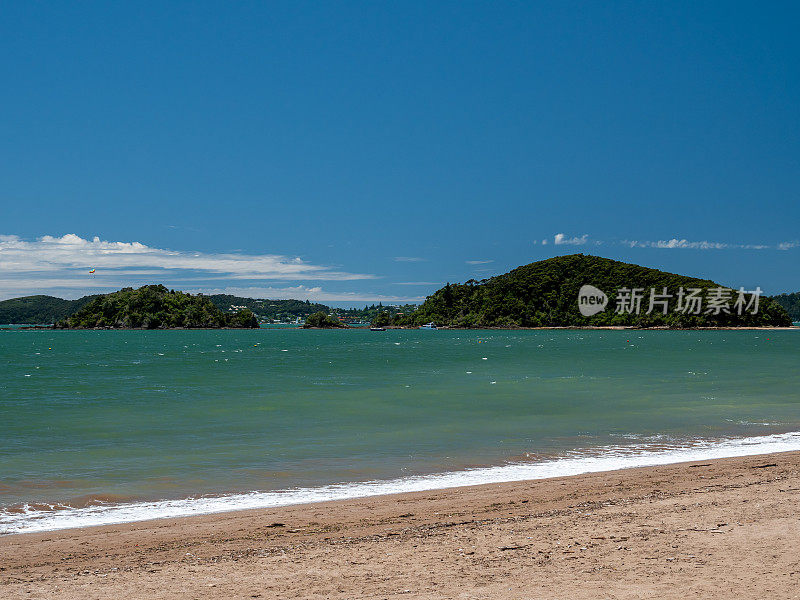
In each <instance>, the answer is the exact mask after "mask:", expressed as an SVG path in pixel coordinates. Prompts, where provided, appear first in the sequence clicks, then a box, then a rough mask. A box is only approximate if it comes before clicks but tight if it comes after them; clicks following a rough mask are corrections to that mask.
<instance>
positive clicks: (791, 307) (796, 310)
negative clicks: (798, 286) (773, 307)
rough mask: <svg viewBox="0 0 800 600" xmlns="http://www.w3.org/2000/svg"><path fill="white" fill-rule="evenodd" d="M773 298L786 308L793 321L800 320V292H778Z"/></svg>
mask: <svg viewBox="0 0 800 600" xmlns="http://www.w3.org/2000/svg"><path fill="white" fill-rule="evenodd" d="M772 299H773V300H775V302H777V303H778V304H780V305H781V306H782V307H783V308H784V309H786V312H787V313H789V318H790V319H791V320H792V321H795V322H797V321H800V292H794V293H793V294H778V295H777V296H772Z"/></svg>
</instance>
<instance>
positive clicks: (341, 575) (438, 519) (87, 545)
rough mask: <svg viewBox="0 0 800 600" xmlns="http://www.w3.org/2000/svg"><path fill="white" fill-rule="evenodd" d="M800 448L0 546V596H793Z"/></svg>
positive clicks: (19, 538) (8, 541)
mask: <svg viewBox="0 0 800 600" xmlns="http://www.w3.org/2000/svg"><path fill="white" fill-rule="evenodd" d="M799 502H800V452H790V453H781V454H772V455H760V456H753V457H746V458H733V459H720V460H714V461H705V462H700V463H682V464H677V465H669V466H661V467H645V468H637V469H628V470H622V471H610V472H604V473H595V474H587V475H579V476H574V477H565V478H557V479H548V480H540V481H532V482H520V483H507V484H490V485H482V486H475V487H465V488H456V489H450V490H442V491H436V492H420V493H413V494H398V495H391V496H380V497H372V498H366V499H361V500H347V501H339V502H329V503H320V504H309V505H298V506H292V507H285V508H280V509H270V510H259V511H246V512H233V513H224V514H220V515H210V516H198V517H189V518H182V519H172V520H159V521H146V522H138V523H130V524H126V525H118V526H104V527H93V528H87V529H72V530H62V531H54V532H48V533H36V534H21V535H11V536H6V537H3V538H0V582H1V583H0V597H2V598H64V599H71V598H115V599H118V598H128V599H131V598H148V599H154V598H470V599H471V598H578V599H580V598H598V597H603V598H685V597H697V598H795V597H798V596H800V557H798V554H797V551H796V550H797V545H798V543H800V521H798V514H797V507H798V503H799Z"/></svg>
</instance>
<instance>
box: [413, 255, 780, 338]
mask: <svg viewBox="0 0 800 600" xmlns="http://www.w3.org/2000/svg"><path fill="white" fill-rule="evenodd" d="M583 285H592V286H594V287H596V288H598V289H599V290H602V292H604V293H605V294H606V295H607V297H608V304H607V306H606V308H605V310H604V311H602V312H599V313H598V314H595V315H594V316H583V315H582V314H581V312H580V311H579V308H578V292H579V290H580V289H581V287H582V286H583ZM720 287H721V286H719V285H718V284H716V283H714V282H713V281H710V280H707V279H698V278H694V277H687V276H684V275H675V274H673V273H666V272H664V271H659V270H657V269H649V268H646V267H640V266H638V265H633V264H629V263H624V262H619V261H615V260H610V259H607V258H601V257H598V256H589V255H583V254H573V255H570V256H559V257H556V258H551V259H548V260H543V261H539V262H535V263H531V264H529V265H525V266H522V267H518V268H516V269H514V270H513V271H510V272H509V273H505V274H504V275H498V276H496V277H492V278H491V279H486V280H483V281H475V280H471V281H468V282H466V283H464V284H454V285H451V284H447V285H446V286H445V287H443V288H442V289H440V290H438V291H437V292H435V293H434V294H433V295H431V296H429V297H428V298H427V299H426V300H425V302H424V303H423V304H422V305H421V306H420V308H419V310H417V312H415V313H414V314H413V315H412V316H411V317H410V319H409V324H412V323H413V324H419V323H424V322H428V321H433V322H435V323H436V324H438V325H440V326H441V325H444V326H451V327H563V326H607V325H620V326H635V327H657V326H667V327H673V328H690V327H743V326H790V325H791V320H790V319H789V316H788V315H787V314H786V311H785V310H784V309H783V307H781V306H780V305H779V304H778V303H777V302H775V301H773V300H770V299H769V298H766V297H764V296H762V297H760V298H759V307H758V312H757V313H756V314H751V313H752V307H751V309H750V311H747V310H743V311H742V314H741V315H740V314H737V312H738V311H737V309H736V308H735V306H734V303H735V302H736V299H737V296H738V292H737V291H736V290H734V291H731V290H728V288H724V289H723V291H722V292H720V294H721V295H722V296H724V295H726V294H730V301H729V307H728V312H725V311H723V310H722V309H720V310H719V311H717V309H714V308H713V307H712V305H711V304H709V302H711V301H712V300H713V297H714V295H716V294H717V292H714V291H709V290H713V288H720ZM622 288H628V289H633V288H640V289H641V290H642V291H641V292H640V293H641V295H642V299H641V301H640V302H641V308H640V310H639V312H638V314H636V313H635V312H633V310H631V312H628V311H627V303H623V305H622V306H620V308H622V309H623V310H622V311H621V312H618V310H617V308H618V301H619V302H622V301H623V298H624V296H625V294H624V293H622V294H621V293H620V292H619V290H621V289H622ZM651 288H652V289H654V290H655V293H656V294H661V293H662V292H663V288H667V293H668V294H672V295H673V296H672V297H671V298H668V299H665V302H666V314H663V306H662V305H660V304H656V305H655V309H654V310H653V311H652V312H651V314H646V312H647V310H648V308H649V303H650V290H651ZM681 288H683V290H684V292H686V291H687V290H688V289H689V288H696V289H700V290H701V292H699V295H700V297H701V299H702V305H701V311H700V313H699V314H692V313H693V312H694V309H693V308H692V310H691V311H690V312H682V311H680V310H678V308H679V306H678V294H679V290H680V289H681ZM628 295H629V296H630V295H631V294H630V293H628ZM656 299H658V298H656ZM683 300H684V301H683V302H682V305H683V306H684V307H685V306H686V301H685V299H683ZM745 300H746V301H750V300H752V298H751V296H750V295H747V296H746V297H745ZM709 308H711V309H712V310H711V312H707V310H708V309H709ZM715 312H719V314H715Z"/></svg>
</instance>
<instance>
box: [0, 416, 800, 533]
mask: <svg viewBox="0 0 800 600" xmlns="http://www.w3.org/2000/svg"><path fill="white" fill-rule="evenodd" d="M659 448H660V449H653V447H652V446H649V445H645V444H642V445H634V446H605V447H602V448H594V449H585V451H586V452H587V453H588V452H589V451H591V454H584V455H581V454H580V452H581V450H576V451H574V452H572V453H570V454H568V455H566V456H564V457H562V458H556V459H552V460H547V461H541V462H532V463H521V462H519V463H510V464H506V465H502V466H496V467H481V468H476V469H467V470H464V471H454V472H446V473H435V474H431V475H419V476H413V477H404V478H399V479H391V480H384V481H366V482H357V483H340V484H333V485H326V486H321V487H314V488H296V489H289V490H280V491H272V492H245V493H239V494H231V495H227V496H208V497H198V498H182V499H179V500H158V501H151V502H134V503H130V504H108V505H96V506H89V507H85V508H64V509H60V510H53V511H42V510H25V511H22V512H15V513H5V512H3V511H2V510H0V535H8V534H15V533H33V532H41V531H54V530H59V529H72V528H78V527H92V526H97V525H117V524H121V523H130V522H135V521H147V520H151V519H166V518H177V517H188V516H193V515H207V514H216V513H222V512H232V511H240V510H248V509H266V508H278V507H281V506H290V505H297V504H312V503H316V502H326V501H330V500H346V499H352V498H365V497H369V496H382V495H387V494H398V493H405V492H422V491H431V490H440V489H449V488H455V487H464V486H471V485H481V484H488V483H506V482H514V481H526V480H537V479H550V478H553V477H565V476H569V475H581V474H584V473H598V472H601V471H615V470H619V469H627V468H633V467H649V466H658V465H667V464H674V463H680V462H691V461H700V460H711V459H715V458H735V457H739V456H753V455H756V454H771V453H774V452H790V451H796V450H800V431H792V432H788V433H779V434H772V435H765V436H754V437H746V438H723V439H717V440H697V441H696V442H693V443H692V444H690V445H685V446H675V447H672V448H667V449H663V445H660V446H659Z"/></svg>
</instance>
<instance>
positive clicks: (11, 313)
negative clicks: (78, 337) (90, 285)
mask: <svg viewBox="0 0 800 600" xmlns="http://www.w3.org/2000/svg"><path fill="white" fill-rule="evenodd" d="M96 297H97V296H84V297H83V298H79V299H77V300H64V299H62V298H55V297H53V296H24V297H22V298H12V299H11V300H2V301H0V323H4V324H7V323H15V324H50V323H55V322H56V321H60V320H61V319H64V318H65V317H67V316H69V315H71V314H72V313H74V312H75V311H77V310H79V309H80V308H82V307H83V306H85V305H86V304H88V303H89V302H91V301H92V299H94V298H96Z"/></svg>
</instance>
